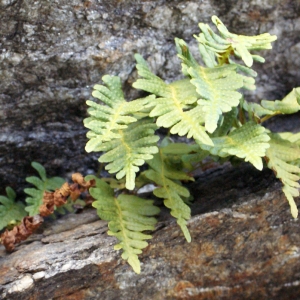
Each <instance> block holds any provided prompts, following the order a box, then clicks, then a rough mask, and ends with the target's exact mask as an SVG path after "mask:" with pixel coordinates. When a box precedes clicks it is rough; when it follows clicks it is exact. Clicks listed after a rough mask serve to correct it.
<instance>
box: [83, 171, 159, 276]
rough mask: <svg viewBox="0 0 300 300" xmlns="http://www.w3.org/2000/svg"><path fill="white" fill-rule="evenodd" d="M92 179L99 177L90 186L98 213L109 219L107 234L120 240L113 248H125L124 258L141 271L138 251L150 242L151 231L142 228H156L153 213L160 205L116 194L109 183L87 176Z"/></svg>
mask: <svg viewBox="0 0 300 300" xmlns="http://www.w3.org/2000/svg"><path fill="white" fill-rule="evenodd" d="M90 179H95V180H96V186H95V187H93V188H90V189H89V191H90V194H91V195H92V196H93V198H94V199H95V201H94V202H93V206H94V207H95V208H96V209H97V213H98V215H99V217H100V218H101V219H103V220H106V221H108V228H109V231H108V235H111V236H115V237H116V238H117V239H118V240H119V243H118V244H116V245H115V246H114V249H115V250H123V253H122V258H123V259H125V260H127V261H128V263H129V264H130V265H131V266H132V268H133V270H134V271H135V272H136V273H138V274H139V273H140V271H141V267H140V261H139V259H138V256H137V255H138V254H141V253H142V249H143V248H145V247H147V246H148V243H147V242H146V241H145V240H147V239H151V235H149V234H144V233H143V232H142V231H145V230H147V231H148V230H154V229H155V224H156V222H157V221H156V219H155V218H154V217H153V216H155V215H157V214H158V213H159V208H158V207H156V206H154V205H153V201H150V200H145V199H142V198H139V197H136V196H132V195H124V194H121V195H119V196H118V197H117V198H116V197H115V196H114V190H113V189H112V188H111V187H110V186H109V185H108V184H107V183H105V182H104V181H102V180H101V179H99V178H96V177H95V176H87V177H86V180H90Z"/></svg>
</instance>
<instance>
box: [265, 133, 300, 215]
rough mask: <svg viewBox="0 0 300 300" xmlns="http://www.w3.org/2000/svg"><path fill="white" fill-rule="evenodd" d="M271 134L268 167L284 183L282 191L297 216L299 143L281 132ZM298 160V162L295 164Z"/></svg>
mask: <svg viewBox="0 0 300 300" xmlns="http://www.w3.org/2000/svg"><path fill="white" fill-rule="evenodd" d="M269 136H270V138H271V139H270V141H269V144H270V148H269V149H267V151H266V160H267V164H268V168H270V169H271V170H273V171H274V172H275V175H276V177H277V178H279V179H280V180H281V182H282V183H283V188H282V191H283V192H284V194H285V196H286V198H287V200H288V201H289V204H290V207H291V213H292V216H293V217H294V218H297V216H298V209H297V205H296V203H295V200H294V197H298V196H299V187H300V184H299V182H298V181H299V179H300V165H299V159H300V148H299V146H298V145H297V144H295V143H291V142H289V141H288V140H287V139H283V138H282V137H280V134H276V133H269ZM290 138H291V137H290ZM297 160H298V164H296V165H295V164H294V162H296V161H297Z"/></svg>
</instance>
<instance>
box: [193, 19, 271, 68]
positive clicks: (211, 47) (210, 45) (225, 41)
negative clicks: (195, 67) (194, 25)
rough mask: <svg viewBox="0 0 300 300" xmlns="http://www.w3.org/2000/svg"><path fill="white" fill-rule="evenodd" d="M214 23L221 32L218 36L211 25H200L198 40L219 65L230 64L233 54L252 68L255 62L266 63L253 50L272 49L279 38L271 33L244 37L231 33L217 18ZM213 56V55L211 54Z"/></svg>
mask: <svg viewBox="0 0 300 300" xmlns="http://www.w3.org/2000/svg"><path fill="white" fill-rule="evenodd" d="M212 21H213V23H214V24H215V25H216V27H217V29H218V30H219V32H220V35H221V36H219V35H217V34H216V33H214V32H213V30H212V29H211V28H210V26H209V25H206V24H203V23H200V24H199V27H200V29H201V31H202V33H200V35H199V37H196V39H197V40H198V41H199V43H200V44H201V45H203V47H205V48H206V52H208V53H211V52H212V53H215V55H216V57H217V58H218V60H219V63H220V64H222V63H224V62H225V63H226V61H227V62H228V60H229V57H230V55H231V53H232V52H233V53H234V54H235V55H236V56H238V57H241V59H242V60H243V61H244V63H245V65H246V66H248V67H251V66H252V64H253V60H256V61H259V62H264V58H263V57H261V56H259V55H254V54H251V53H250V51H252V50H264V49H272V46H271V42H273V41H275V40H276V39H277V37H276V36H275V35H270V34H269V33H264V34H260V35H257V36H244V35H237V34H233V33H230V32H229V31H228V30H227V28H226V27H225V25H224V24H223V23H222V21H221V20H220V19H219V18H218V17H216V16H213V17H212ZM210 55H211V54H210Z"/></svg>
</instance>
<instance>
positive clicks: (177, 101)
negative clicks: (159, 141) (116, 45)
mask: <svg viewBox="0 0 300 300" xmlns="http://www.w3.org/2000/svg"><path fill="white" fill-rule="evenodd" d="M135 58H136V60H137V63H138V64H137V69H138V73H139V75H140V76H141V77H143V79H138V80H137V81H136V82H135V83H134V84H133V87H135V88H137V89H141V90H144V91H147V92H150V93H153V94H155V95H157V96H158V98H156V99H153V100H152V101H151V102H150V103H149V106H152V107H154V108H153V109H152V110H151V112H150V114H149V116H150V117H157V121H156V124H157V126H159V127H165V128H171V130H170V132H171V133H172V134H178V135H180V136H183V135H187V137H188V138H191V137H193V138H194V139H196V140H197V141H198V142H199V143H203V144H207V145H212V142H211V139H210V138H209V136H208V134H207V133H206V132H205V129H204V127H203V123H204V118H203V111H202V108H201V107H195V102H196V101H197V99H198V97H199V96H198V94H197V92H196V90H195V87H194V86H193V85H192V84H191V83H190V82H189V80H188V79H184V80H180V81H176V82H173V83H170V84H166V83H165V82H164V81H163V80H161V79H160V78H159V77H157V76H155V75H154V74H153V73H151V71H150V70H149V68H148V66H147V63H146V62H145V60H144V59H143V58H142V57H141V56H140V55H135Z"/></svg>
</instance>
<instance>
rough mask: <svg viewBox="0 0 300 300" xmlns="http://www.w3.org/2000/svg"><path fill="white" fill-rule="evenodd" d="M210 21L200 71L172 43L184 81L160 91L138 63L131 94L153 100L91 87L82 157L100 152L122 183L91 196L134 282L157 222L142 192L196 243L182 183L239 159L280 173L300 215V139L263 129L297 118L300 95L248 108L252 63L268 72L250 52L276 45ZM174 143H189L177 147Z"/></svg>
mask: <svg viewBox="0 0 300 300" xmlns="http://www.w3.org/2000/svg"><path fill="white" fill-rule="evenodd" d="M212 21H213V23H214V24H215V25H216V27H217V30H218V33H215V32H214V31H213V30H212V29H211V27H210V26H209V25H206V24H203V23H200V24H199V27H200V30H201V33H200V34H199V35H198V36H195V38H196V40H197V42H198V43H199V53H200V56H201V58H202V61H203V63H204V65H203V64H199V63H198V62H197V60H196V59H195V58H194V57H193V55H192V53H191V52H190V50H189V47H188V45H187V44H186V42H185V41H184V40H182V39H178V38H176V39H175V44H176V49H177V52H178V58H179V59H180V61H181V71H182V73H183V76H184V78H183V79H181V80H178V81H174V82H171V83H166V82H164V81H163V80H162V79H161V78H159V77H158V76H156V75H155V74H153V73H152V72H151V70H150V68H149V66H148V64H147V62H146V60H144V59H143V58H142V56H140V55H139V54H136V55H135V59H136V62H137V71H138V76H139V78H138V79H137V80H136V81H135V82H134V83H133V87H134V88H136V89H139V90H143V91H144V92H147V93H148V96H147V97H144V98H140V99H136V100H132V101H127V100H125V98H124V94H123V92H122V88H121V80H120V79H119V78H118V77H116V76H108V75H105V76H104V77H103V78H102V79H103V83H104V84H103V85H99V84H97V85H95V87H94V92H93V94H92V95H93V96H94V98H96V101H91V100H88V101H87V105H88V106H89V109H88V113H89V115H90V116H89V117H88V118H86V119H85V120H84V125H85V127H87V128H88V129H89V131H88V133H87V137H88V139H89V141H88V142H87V145H86V150H87V151H88V152H91V151H94V152H98V153H99V161H100V162H101V163H104V164H106V165H105V169H106V170H107V171H108V172H109V173H111V174H115V177H116V179H113V180H108V179H107V178H103V179H99V178H95V179H96V182H97V185H96V187H93V188H91V189H90V193H91V195H92V196H93V197H94V198H95V199H96V201H95V202H94V204H93V205H94V206H95V207H96V208H97V211H98V214H99V216H100V218H102V219H104V220H107V221H108V226H109V232H108V233H109V234H110V235H113V236H115V237H116V238H117V239H118V240H119V243H117V244H116V246H115V249H122V250H123V254H122V257H123V258H124V259H126V260H127V261H128V263H129V264H130V265H131V266H132V267H133V269H134V270H135V271H136V272H139V271H140V264H139V261H138V257H137V255H138V254H139V253H141V249H143V248H144V247H146V245H147V243H146V242H145V239H149V238H151V236H150V235H149V230H150V231H151V230H153V229H154V226H155V218H154V216H155V215H156V214H157V213H158V212H159V210H158V209H157V208H156V207H155V206H153V200H154V198H153V200H149V199H143V198H140V197H138V196H136V194H137V193H139V189H140V188H143V187H144V186H147V185H149V184H151V185H152V186H154V189H153V195H154V196H155V197H156V198H155V199H156V201H158V199H163V203H164V205H165V206H166V207H167V208H169V209H170V213H171V215H172V216H173V217H174V218H176V220H177V223H178V225H179V226H180V227H181V229H182V231H183V234H184V236H185V238H186V240H187V241H188V242H190V241H191V236H190V233H189V230H188V220H189V218H190V216H191V211H190V208H189V206H188V203H189V197H190V193H189V191H188V189H187V188H186V187H185V186H184V182H186V181H189V180H194V178H193V177H191V176H190V175H189V174H192V171H193V170H194V169H195V168H197V167H199V165H201V162H202V160H204V159H207V158H208V157H211V158H212V159H213V160H215V161H217V162H220V163H222V162H224V161H226V160H231V159H232V158H233V157H236V158H237V159H238V160H244V161H246V162H249V163H251V164H252V165H253V166H254V167H256V168H257V169H259V170H262V168H263V167H264V166H266V167H268V168H270V169H272V170H274V172H275V174H276V176H277V177H278V178H279V179H280V180H281V181H282V183H283V192H284V194H285V195H286V197H287V199H288V201H289V204H290V207H291V211H292V215H293V217H295V218H296V217H297V215H298V211H297V205H296V204H295V201H294V198H295V197H297V196H299V191H298V188H299V183H298V180H299V178H300V177H299V176H300V175H299V174H300V149H299V145H300V136H299V134H292V133H276V134H274V133H272V132H270V131H269V130H268V129H266V128H265V127H264V126H263V125H262V124H263V123H264V122H265V121H266V120H268V119H270V118H271V117H273V116H275V115H278V114H290V113H295V112H297V111H299V107H300V104H299V103H300V88H295V89H294V90H293V91H292V92H291V93H290V94H289V95H288V96H287V97H285V98H284V99H283V100H276V101H268V100H263V101H261V104H258V103H250V102H247V101H246V100H245V99H244V96H243V89H247V90H254V89H255V88H256V86H255V77H256V75H257V74H256V72H255V71H254V70H253V69H252V66H253V62H254V61H257V62H261V63H262V62H264V58H263V57H262V56H259V55H257V54H254V53H253V51H256V52H257V51H259V50H266V49H271V48H272V46H271V43H272V42H273V41H275V40H276V36H274V35H270V34H268V33H265V34H261V35H258V36H251V37H247V36H243V35H237V34H233V33H231V32H229V31H228V30H227V28H226V27H225V25H224V24H223V23H222V22H221V20H220V19H219V18H217V17H216V16H213V17H212ZM161 127H164V128H167V129H168V130H169V134H168V138H165V139H163V140H160V138H159V136H158V135H156V134H155V131H156V130H157V129H159V128H161ZM176 136H184V137H186V138H189V139H190V140H189V142H188V143H186V144H184V143H178V142H174V140H175V141H176ZM173 137H175V138H174V139H173ZM142 166H143V168H142V169H140V168H141V167H142ZM144 230H146V231H147V232H148V233H147V234H144V233H142V231H144Z"/></svg>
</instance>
